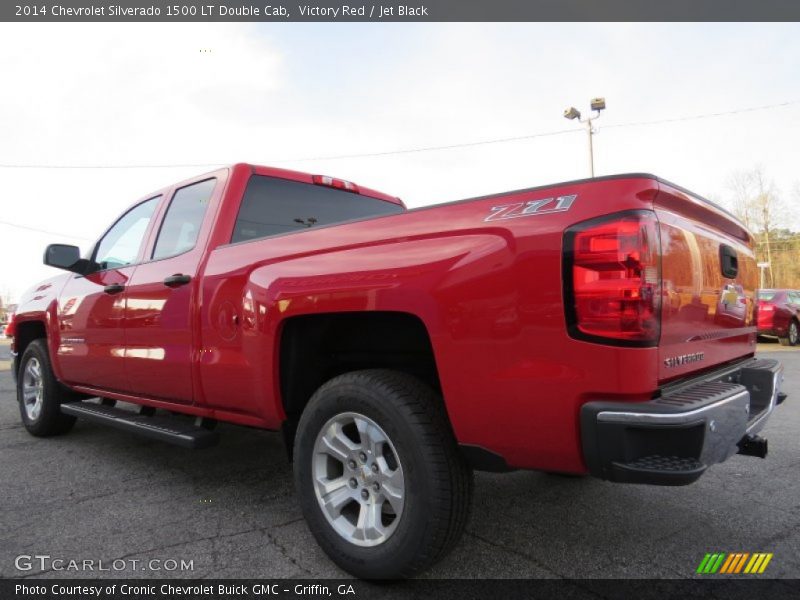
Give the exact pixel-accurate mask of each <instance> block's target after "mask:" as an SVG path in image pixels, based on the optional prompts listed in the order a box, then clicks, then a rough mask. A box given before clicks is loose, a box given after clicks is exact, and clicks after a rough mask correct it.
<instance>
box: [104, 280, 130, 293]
mask: <svg viewBox="0 0 800 600" xmlns="http://www.w3.org/2000/svg"><path fill="white" fill-rule="evenodd" d="M124 289H125V286H124V285H122V284H120V283H112V284H110V285H107V286H106V287H104V288H103V291H104V292H105V293H106V294H119V293H120V292H121V291H122V290H124Z"/></svg>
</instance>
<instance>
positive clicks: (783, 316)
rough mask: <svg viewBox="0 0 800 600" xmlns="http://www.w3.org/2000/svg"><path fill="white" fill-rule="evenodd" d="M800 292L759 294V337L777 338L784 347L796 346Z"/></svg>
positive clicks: (788, 291)
mask: <svg viewBox="0 0 800 600" xmlns="http://www.w3.org/2000/svg"><path fill="white" fill-rule="evenodd" d="M798 311H800V291H798V290H760V291H759V292H758V335H760V336H769V337H777V338H778V339H779V340H780V342H781V344H782V345H784V346H796V345H797V342H798V337H799V332H800V329H798V328H799V327H800V324H799V323H800V320H799V319H800V317H798V314H797V313H798Z"/></svg>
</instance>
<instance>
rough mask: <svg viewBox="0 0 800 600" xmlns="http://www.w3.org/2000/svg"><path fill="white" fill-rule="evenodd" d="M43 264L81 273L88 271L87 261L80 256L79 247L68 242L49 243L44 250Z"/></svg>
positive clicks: (84, 273)
mask: <svg viewBox="0 0 800 600" xmlns="http://www.w3.org/2000/svg"><path fill="white" fill-rule="evenodd" d="M44 264H46V265H49V266H51V267H55V268H57V269H64V270H65V271H71V272H73V273H79V274H81V275H86V274H87V273H88V271H89V268H88V267H89V261H88V260H86V259H84V258H81V251H80V249H79V248H78V247H77V246H70V245H68V244H50V245H49V246H48V247H47V249H46V250H45V251H44Z"/></svg>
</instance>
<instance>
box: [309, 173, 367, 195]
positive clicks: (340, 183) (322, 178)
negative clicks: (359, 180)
mask: <svg viewBox="0 0 800 600" xmlns="http://www.w3.org/2000/svg"><path fill="white" fill-rule="evenodd" d="M311 181H313V182H314V184H315V185H325V186H327V187H332V188H336V189H337V190H345V191H346V192H353V193H354V194H358V193H359V190H358V186H357V185H356V184H355V183H353V182H352V181H345V180H344V179H336V178H334V177H328V176H327V175H312V176H311Z"/></svg>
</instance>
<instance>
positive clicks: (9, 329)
mask: <svg viewBox="0 0 800 600" xmlns="http://www.w3.org/2000/svg"><path fill="white" fill-rule="evenodd" d="M14 329H15V327H14V313H11V314H10V315H9V317H8V323H6V330H5V336H6V337H14Z"/></svg>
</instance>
